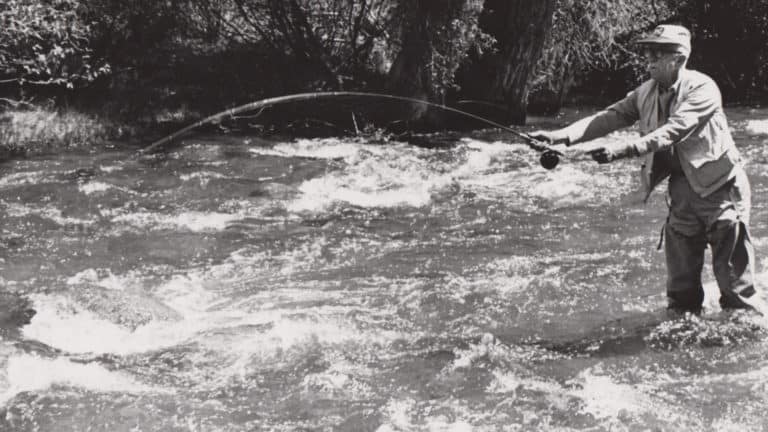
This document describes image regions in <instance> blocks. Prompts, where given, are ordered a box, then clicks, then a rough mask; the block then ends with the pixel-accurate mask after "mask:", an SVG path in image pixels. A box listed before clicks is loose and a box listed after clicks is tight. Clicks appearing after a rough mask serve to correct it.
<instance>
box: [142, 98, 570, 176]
mask: <svg viewBox="0 0 768 432" xmlns="http://www.w3.org/2000/svg"><path fill="white" fill-rule="evenodd" d="M341 97H360V98H376V99H389V100H397V101H405V102H411V103H418V104H423V105H426V106H430V107H435V108H439V109H443V110H446V111H449V112H452V113H456V114H459V115H463V116H465V117H468V118H471V119H474V120H477V121H480V122H482V123H485V124H487V125H490V126H493V127H495V128H498V129H501V130H503V131H506V132H509V133H511V134H513V135H515V136H517V137H519V138H522V139H523V141H524V142H525V144H526V145H527V146H528V147H529V148H531V149H533V150H536V151H538V152H539V153H541V156H540V158H539V163H541V166H543V167H544V168H546V169H553V168H555V167H556V166H557V164H558V163H559V162H560V158H561V157H562V156H564V154H563V153H562V152H560V151H559V150H556V149H555V148H553V147H551V146H550V145H549V144H547V143H545V142H542V141H539V140H537V139H535V138H533V137H532V136H530V135H528V134H526V133H523V132H520V131H517V130H515V129H512V128H510V127H508V126H504V125H502V124H500V123H497V122H495V121H493V120H489V119H487V118H484V117H480V116H478V115H475V114H472V113H468V112H466V111H462V110H459V109H456V108H452V107H449V106H446V105H441V104H437V103H433V102H429V101H425V100H421V99H415V98H409V97H405V96H395V95H389V94H383V93H366V92H354V91H335V92H314V93H297V94H292V95H286V96H278V97H274V98H269V99H262V100H259V101H256V102H251V103H247V104H245V105H240V106H238V107H235V108H230V109H228V110H225V111H221V112H219V113H216V114H213V115H211V116H208V117H206V118H204V119H202V120H199V121H197V122H195V123H194V124H191V125H189V126H187V127H185V128H182V129H180V130H178V131H176V132H174V133H172V134H170V135H168V136H166V137H165V138H162V139H159V140H157V141H155V142H153V143H152V144H150V145H149V146H147V147H145V148H143V149H141V150H139V153H140V154H146V153H149V152H152V151H153V150H155V149H158V148H160V147H162V146H164V145H166V144H168V143H170V142H171V141H173V140H175V139H176V138H178V137H180V136H181V135H184V134H185V133H187V132H189V131H191V130H193V129H195V128H198V127H200V126H203V125H205V124H208V123H212V122H216V121H219V120H221V119H223V118H226V117H233V116H236V115H237V114H239V113H242V112H244V111H251V110H256V109H263V108H266V107H269V106H273V105H277V104H282V103H288V102H300V101H310V100H318V99H332V98H341Z"/></svg>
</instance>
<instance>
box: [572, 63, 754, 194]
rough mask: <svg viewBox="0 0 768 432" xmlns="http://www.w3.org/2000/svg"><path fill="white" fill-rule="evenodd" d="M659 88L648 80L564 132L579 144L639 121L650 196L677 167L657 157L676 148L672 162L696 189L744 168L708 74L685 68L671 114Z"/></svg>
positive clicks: (711, 187)
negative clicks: (661, 97)
mask: <svg viewBox="0 0 768 432" xmlns="http://www.w3.org/2000/svg"><path fill="white" fill-rule="evenodd" d="M660 90H661V89H660V86H659V84H658V83H657V82H656V81H654V80H648V81H646V82H644V83H643V84H641V85H640V86H639V87H637V88H636V89H634V90H632V91H631V92H629V93H628V94H627V96H626V97H624V99H622V100H620V101H618V102H616V103H614V104H613V105H611V106H609V107H608V108H606V109H604V110H602V111H600V112H598V113H596V114H594V115H592V116H589V117H587V118H584V119H581V120H579V121H577V122H575V123H573V124H571V125H570V126H568V127H567V128H565V129H564V130H563V131H562V133H564V134H565V135H566V136H567V137H568V140H569V141H570V143H572V144H575V143H579V142H584V141H589V140H592V139H595V138H598V137H601V136H603V135H606V134H608V133H610V132H613V131H615V130H617V129H621V128H624V127H627V126H631V125H633V124H635V123H636V122H639V127H640V135H641V137H640V138H639V139H637V140H636V141H634V142H633V143H631V145H632V147H633V149H634V151H635V153H636V154H637V155H646V158H645V164H644V166H643V184H644V186H645V188H646V198H647V195H648V194H650V192H651V190H652V189H653V188H654V187H655V186H656V185H657V184H658V183H659V182H661V180H663V179H664V178H666V177H667V176H668V175H669V174H670V172H671V170H674V169H675V168H676V167H675V166H674V164H673V165H670V164H669V163H666V164H661V163H659V161H660V160H661V159H662V158H661V157H659V155H661V154H662V153H663V152H669V151H670V150H672V149H673V148H674V149H673V153H674V154H676V155H677V158H676V160H675V161H674V162H678V161H679V164H680V169H682V172H683V173H684V175H685V177H686V179H687V180H688V182H689V184H690V185H691V187H692V188H693V190H694V191H696V192H697V193H698V194H699V195H701V196H707V195H709V194H710V193H712V192H713V191H715V190H717V189H718V188H720V187H721V186H722V185H724V184H725V183H726V182H728V181H729V180H730V179H732V178H733V177H735V175H736V170H738V169H741V166H740V161H741V157H740V155H739V153H738V150H737V149H736V146H735V144H734V142H733V138H732V137H731V133H730V130H729V129H728V123H727V120H726V117H725V112H724V110H723V106H722V98H721V96H720V90H719V89H718V87H717V84H715V82H714V81H713V80H712V79H711V78H709V77H708V76H706V75H704V74H702V73H700V72H696V71H692V70H688V69H682V70H681V71H680V74H679V76H678V80H677V81H676V82H675V84H673V86H672V88H671V90H672V91H673V96H672V100H671V102H670V105H669V111H668V113H663V112H662V113H660V104H659V97H660ZM664 108H665V107H662V108H661V109H662V110H663V109H664ZM660 114H661V115H660ZM664 114H667V115H664ZM654 165H655V166H654ZM662 165H664V166H662Z"/></svg>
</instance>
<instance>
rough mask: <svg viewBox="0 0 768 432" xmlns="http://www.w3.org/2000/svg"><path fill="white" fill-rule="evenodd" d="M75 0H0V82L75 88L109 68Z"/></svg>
mask: <svg viewBox="0 0 768 432" xmlns="http://www.w3.org/2000/svg"><path fill="white" fill-rule="evenodd" d="M82 12H83V9H82V8H81V4H80V2H79V1H77V0H5V1H3V2H0V83H6V84H8V83H10V84H16V85H18V88H21V87H23V86H25V85H28V84H32V85H55V86H64V87H67V88H73V87H75V86H77V85H80V84H82V83H88V82H91V81H93V80H94V79H95V78H96V77H98V76H99V75H102V74H104V73H107V72H108V71H109V67H108V66H107V65H106V64H103V63H100V62H98V61H97V60H96V59H94V58H93V57H92V55H91V54H92V53H91V49H90V47H89V44H90V38H91V26H90V24H89V23H87V22H85V21H84V20H83V19H82V15H81V14H82Z"/></svg>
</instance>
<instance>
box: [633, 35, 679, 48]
mask: <svg viewBox="0 0 768 432" xmlns="http://www.w3.org/2000/svg"><path fill="white" fill-rule="evenodd" d="M635 43H636V44H638V45H642V44H665V45H680V42H678V41H676V40H673V39H669V38H665V37H660V36H650V37H645V38H642V39H640V40H638V41H636V42H635ZM680 46H682V45H680Z"/></svg>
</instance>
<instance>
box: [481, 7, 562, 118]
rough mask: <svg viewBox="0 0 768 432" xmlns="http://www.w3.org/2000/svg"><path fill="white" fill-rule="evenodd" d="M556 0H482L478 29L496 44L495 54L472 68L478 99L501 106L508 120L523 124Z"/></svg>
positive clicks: (486, 57)
mask: <svg viewBox="0 0 768 432" xmlns="http://www.w3.org/2000/svg"><path fill="white" fill-rule="evenodd" d="M555 2H556V0H537V1H530V0H486V1H485V10H484V11H483V15H482V16H481V20H480V26H481V28H482V29H483V30H484V31H485V32H486V33H488V34H490V35H491V36H493V37H494V38H496V40H497V41H498V45H497V49H498V50H497V51H496V52H495V53H493V54H491V55H487V56H485V57H483V58H481V59H480V61H479V63H478V64H477V65H476V66H475V67H472V68H471V70H472V72H470V76H471V77H472V78H471V79H473V80H479V81H478V82H477V83H475V85H474V86H473V87H475V88H476V89H478V90H479V91H478V93H479V97H480V98H482V99H484V100H487V101H491V102H501V103H504V104H505V105H506V106H507V107H508V109H509V113H508V119H507V120H508V121H509V122H511V123H514V124H524V123H525V116H526V109H527V106H528V92H529V90H530V87H529V81H530V78H531V73H532V72H533V70H534V67H535V66H536V62H537V61H538V60H539V57H540V56H541V53H542V49H543V48H544V39H545V38H546V36H547V34H548V32H549V31H550V29H551V26H552V15H553V13H554V10H555Z"/></svg>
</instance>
